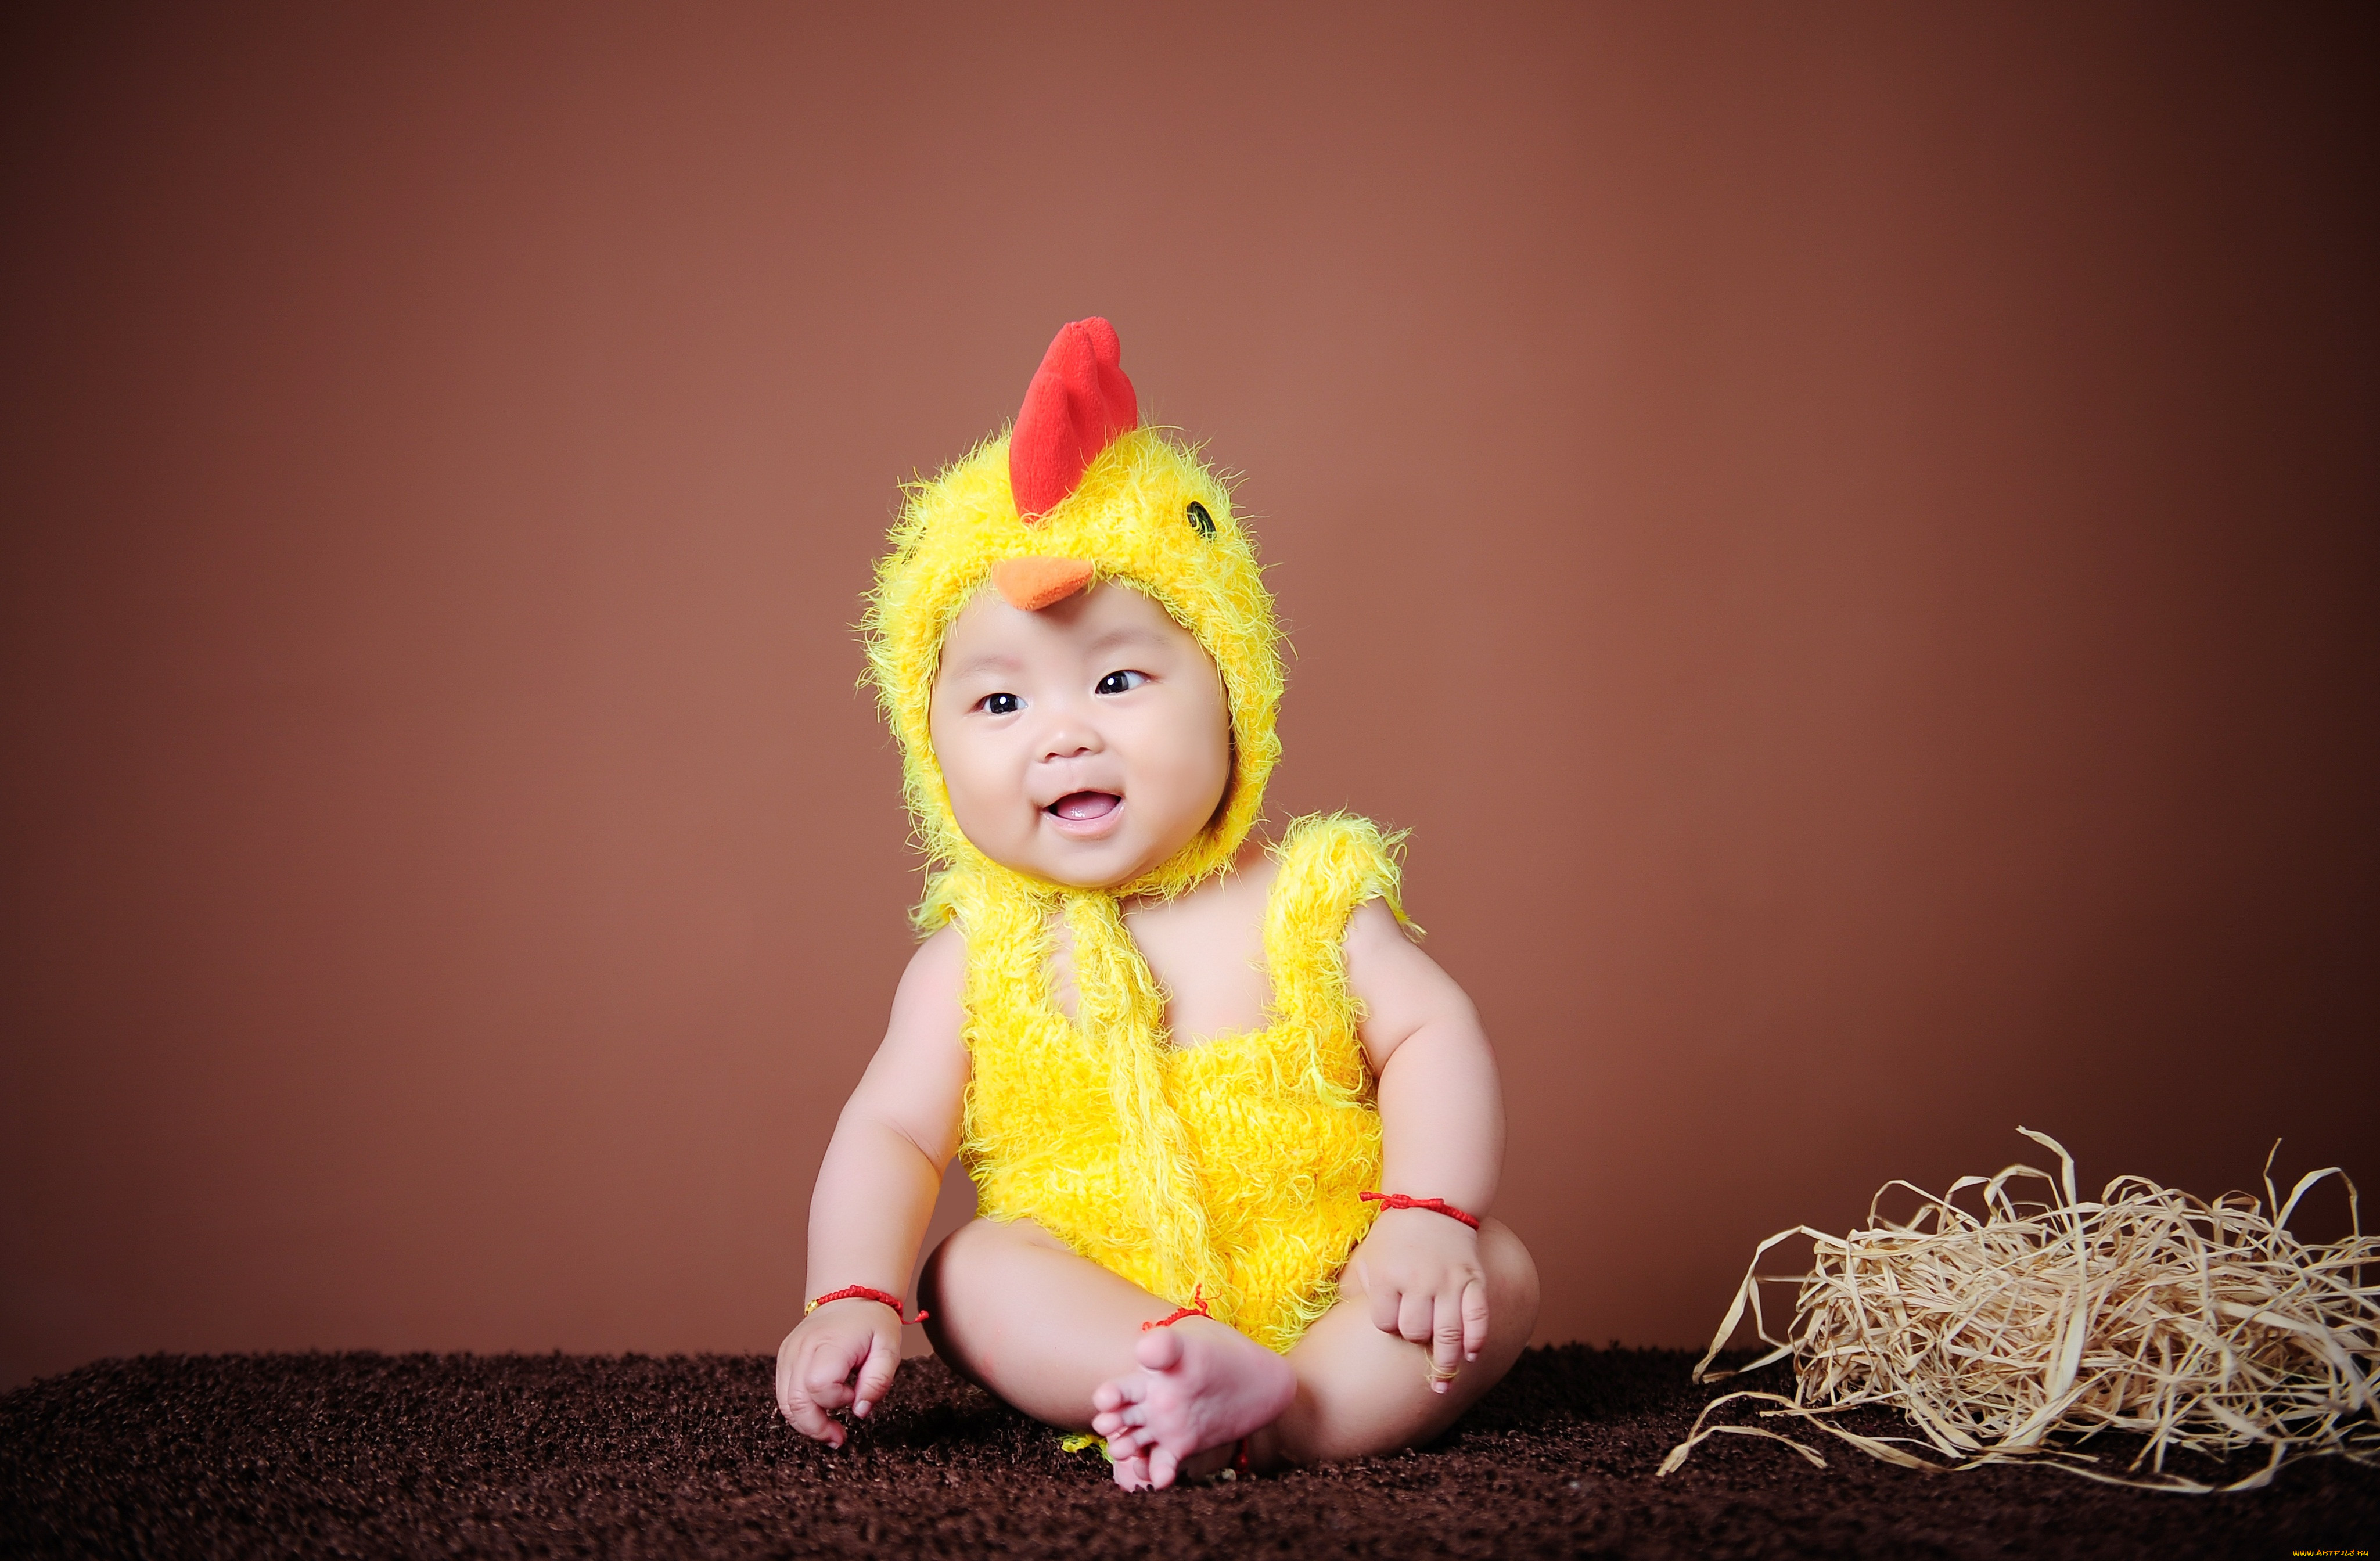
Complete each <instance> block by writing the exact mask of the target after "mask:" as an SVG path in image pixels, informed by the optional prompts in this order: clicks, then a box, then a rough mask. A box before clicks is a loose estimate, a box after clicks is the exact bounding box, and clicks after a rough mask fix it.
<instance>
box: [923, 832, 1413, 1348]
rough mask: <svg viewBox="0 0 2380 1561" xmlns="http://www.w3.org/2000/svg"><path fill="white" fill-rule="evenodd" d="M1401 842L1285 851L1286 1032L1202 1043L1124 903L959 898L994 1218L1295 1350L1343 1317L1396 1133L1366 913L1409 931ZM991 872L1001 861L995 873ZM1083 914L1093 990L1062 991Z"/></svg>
mask: <svg viewBox="0 0 2380 1561" xmlns="http://www.w3.org/2000/svg"><path fill="white" fill-rule="evenodd" d="M1396 843H1397V842H1396V841H1394V840H1391V839H1386V838H1384V837H1383V836H1382V835H1381V833H1380V831H1379V829H1378V828H1377V827H1376V826H1375V825H1373V824H1372V823H1371V822H1370V821H1368V820H1366V819H1363V818H1357V817H1351V816H1347V815H1335V816H1330V817H1316V818H1307V819H1302V820H1299V821H1298V822H1297V823H1295V824H1293V825H1292V826H1291V827H1290V829H1289V830H1288V832H1287V834H1286V835H1285V836H1284V838H1283V839H1282V841H1281V843H1280V844H1279V845H1277V846H1275V847H1274V848H1273V856H1274V858H1275V860H1276V861H1278V863H1279V864H1280V873H1279V876H1278V877H1277V878H1276V879H1275V880H1274V883H1273V887H1272V889H1271V892H1270V894H1269V897H1268V899H1267V902H1266V905H1265V915H1264V947H1265V959H1266V964H1267V968H1268V971H1269V974H1270V977H1271V981H1272V987H1273V1001H1272V1022H1271V1023H1269V1024H1267V1025H1266V1026H1265V1027H1264V1028H1263V1029H1261V1030H1255V1031H1250V1032H1247V1033H1245V1034H1241V1035H1221V1036H1217V1037H1215V1038H1214V1039H1211V1040H1208V1041H1207V1042H1205V1043H1203V1044H1201V1045H1198V1046H1195V1047H1186V1048H1182V1047H1174V1046H1173V1045H1172V1044H1171V1042H1170V1040H1169V1039H1168V1037H1167V1035H1166V1034H1165V1031H1164V1026H1163V1015H1164V1011H1165V999H1164V994H1163V992H1162V990H1161V989H1160V987H1159V986H1158V985H1157V982H1156V980H1155V978H1154V977H1153V976H1152V975H1151V974H1149V970H1148V966H1147V962H1145V961H1144V960H1143V959H1142V958H1141V955H1140V951H1139V950H1138V949H1137V948H1135V946H1134V945H1133V942H1132V939H1131V937H1130V935H1129V933H1127V932H1126V931H1125V930H1124V927H1123V918H1122V914H1121V912H1120V908H1119V906H1118V904H1117V901H1116V898H1115V896H1114V895H1112V894H1110V893H1105V892H1101V891H1096V890H1094V891H1066V890H1060V889H1050V888H1048V887H1046V886H1039V885H1036V884H1033V883H1032V882H1031V881H1030V880H1028V879H1026V878H1024V877H1020V876H1019V875H1016V874H1014V873H1010V872H1007V871H1005V870H1002V869H999V868H989V870H983V871H972V872H971V871H967V870H965V869H962V870H960V871H959V872H957V873H955V874H953V880H952V881H948V882H946V883H945V884H944V885H943V886H942V892H943V893H944V894H945V895H946V896H947V900H946V903H947V904H948V906H949V908H950V911H951V914H953V915H954V916H955V918H956V920H957V922H958V924H959V926H960V928H961V930H962V931H963V932H964V933H965V936H966V938H967V942H968V955H969V957H968V961H967V981H966V988H965V1006H966V1013H967V1017H966V1030H965V1035H966V1043H967V1047H968V1049H969V1052H970V1055H971V1060H972V1068H971V1071H970V1076H969V1079H968V1083H967V1091H966V1112H965V1142H964V1144H963V1149H962V1153H963V1154H964V1156H965V1162H966V1166H967V1169H968V1171H969V1174H971V1175H972V1176H973V1177H974V1179H975V1183H976V1188H977V1198H978V1208H979V1209H980V1211H981V1213H982V1214H983V1215H984V1216H986V1217H988V1218H991V1219H1000V1220H1007V1219H1032V1220H1035V1221H1037V1222H1038V1224H1040V1225H1041V1226H1042V1228H1045V1229H1047V1230H1049V1231H1050V1233H1051V1234H1052V1235H1054V1236H1056V1237H1058V1238H1059V1239H1060V1240H1062V1241H1064V1242H1065V1243H1066V1244H1067V1245H1068V1246H1070V1247H1072V1248H1073V1249H1074V1250H1075V1251H1076V1252H1080V1253H1082V1254H1083V1255H1084V1256H1085V1257H1087V1258H1089V1259H1091V1260H1092V1261H1093V1262H1095V1263H1098V1264H1099V1265H1102V1266H1104V1267H1106V1268H1108V1269H1110V1270H1111V1271H1113V1272H1114V1273H1116V1274H1119V1275H1122V1276H1123V1277H1125V1278H1127V1279H1129V1280H1131V1281H1132V1282H1133V1283H1135V1284H1136V1285H1139V1286H1140V1287H1142V1288H1143V1289H1147V1290H1148V1291H1150V1292H1151V1293H1153V1294H1155V1295H1158V1296H1160V1297H1162V1298H1164V1299H1166V1300H1168V1301H1172V1302H1173V1303H1174V1304H1176V1305H1188V1304H1190V1303H1191V1301H1192V1299H1193V1297H1194V1295H1196V1296H1202V1297H1203V1298H1204V1300H1205V1301H1206V1302H1207V1304H1208V1308H1209V1309H1210V1310H1211V1311H1212V1313H1213V1314H1214V1315H1215V1316H1216V1317H1217V1318H1219V1319H1220V1320H1221V1321H1223V1322H1225V1323H1228V1324H1230V1325H1233V1326H1234V1327H1236V1328H1238V1329H1240V1330H1241V1331H1242V1332H1243V1333H1245V1334H1247V1335H1248V1336H1249V1337H1252V1338H1254V1339H1256V1340H1257V1342H1258V1343H1261V1344H1263V1345H1266V1346H1267V1347H1269V1348H1270V1349H1276V1350H1282V1351H1286V1350H1287V1349H1289V1348H1290V1347H1291V1346H1292V1345H1293V1344H1295V1343H1296V1342H1297V1339H1298V1337H1299V1336H1300V1335H1302V1334H1303V1333H1304V1332H1305V1328H1306V1326H1307V1325H1308V1324H1310V1323H1312V1322H1313V1321H1314V1319H1316V1318H1317V1317H1319V1316H1320V1315H1322V1313H1325V1312H1327V1311H1329V1310H1330V1306H1331V1303H1332V1301H1334V1300H1336V1298H1337V1294H1338V1276H1339V1271H1340V1269H1341V1268H1342V1267H1343V1266H1344V1265H1345V1264H1346V1261H1347V1254H1348V1252H1350V1251H1351V1250H1352V1249H1353V1248H1354V1245H1355V1243H1356V1242H1357V1241H1358V1240H1361V1239H1362V1238H1363V1235H1364V1233H1365V1231H1366V1230H1367V1229H1368V1228H1370V1226H1371V1222H1372V1219H1373V1217H1374V1216H1375V1214H1376V1212H1377V1209H1376V1205H1373V1204H1366V1203H1364V1202H1363V1201H1362V1200H1361V1198H1360V1197H1359V1194H1360V1193H1363V1192H1368V1191H1371V1190H1373V1189H1376V1188H1378V1186H1379V1177H1380V1118H1379V1112H1378V1108H1377V1107H1376V1106H1375V1105H1374V1103H1373V1088H1372V1080H1371V1076H1370V1073H1369V1071H1368V1070H1367V1069H1366V1066H1365V1062H1364V1054H1363V1050H1362V1047H1361V1045H1360V1044H1359V1042H1358V1041H1357V1038H1356V1035H1355V1024H1356V1019H1357V1012H1356V1006H1355V1003H1354V998H1352V996H1351V995H1350V993H1349V991H1348V989H1347V972H1346V956H1345V950H1344V943H1345V938H1346V931H1347V922H1348V918H1349V917H1350V916H1351V915H1352V914H1354V910H1355V908H1356V907H1357V906H1358V905H1360V904H1362V903H1363V902H1365V901H1366V900H1370V899H1374V898H1376V897H1377V898H1378V899H1381V900H1383V901H1385V902H1387V903H1388V905H1389V907H1390V910H1391V911H1393V912H1395V913H1396V914H1397V915H1398V917H1399V919H1400V920H1403V911H1402V909H1401V908H1400V906H1399V904H1398V899H1397V883H1398V868H1397V863H1396V858H1395V852H1394V848H1395V845H1396ZM987 866H988V865H987ZM1053 912H1054V913H1056V914H1061V915H1062V916H1064V917H1065V918H1066V924H1067V927H1068V930H1069V931H1070V933H1071V934H1072V935H1073V938H1074V945H1075V964H1076V971H1077V976H1078V979H1077V982H1076V985H1077V987H1078V990H1079V992H1080V994H1081V996H1080V999H1079V1001H1078V1004H1077V1010H1076V1014H1075V1018H1074V1019H1071V1020H1070V1019H1068V1018H1067V1017H1066V1016H1065V1015H1064V1014H1063V1013H1062V1012H1061V1011H1060V1010H1059V1009H1058V1007H1057V1005H1056V1003H1055V1001H1054V999H1053V998H1052V996H1051V989H1050V943H1051V938H1050V916H1051V914H1052V913H1053Z"/></svg>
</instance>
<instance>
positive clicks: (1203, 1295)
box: [1140, 1283, 1214, 1333]
mask: <svg viewBox="0 0 2380 1561" xmlns="http://www.w3.org/2000/svg"><path fill="white" fill-rule="evenodd" d="M1213 1315H1214V1313H1212V1312H1209V1311H1208V1310H1207V1287H1206V1285H1205V1284H1204V1283H1200V1284H1196V1285H1193V1286H1191V1287H1190V1304H1189V1305H1187V1306H1177V1307H1175V1308H1174V1309H1173V1314H1172V1316H1170V1317H1160V1318H1159V1319H1158V1320H1157V1321H1156V1322H1154V1323H1143V1324H1142V1325H1140V1331H1141V1332H1142V1333H1147V1331H1148V1330H1149V1329H1151V1328H1170V1327H1172V1325H1174V1324H1176V1323H1178V1322H1180V1321H1182V1319H1183V1318H1184V1317H1212V1316H1213Z"/></svg>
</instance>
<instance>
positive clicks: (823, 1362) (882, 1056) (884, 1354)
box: [777, 927, 967, 1447]
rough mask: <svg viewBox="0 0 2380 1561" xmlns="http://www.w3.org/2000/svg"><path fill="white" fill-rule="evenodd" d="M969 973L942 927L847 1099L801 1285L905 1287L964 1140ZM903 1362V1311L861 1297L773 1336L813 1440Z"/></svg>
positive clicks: (837, 1436)
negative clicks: (964, 1000)
mask: <svg viewBox="0 0 2380 1561" xmlns="http://www.w3.org/2000/svg"><path fill="white" fill-rule="evenodd" d="M965 972H966V950H965V943H964V942H963V941H962V940H961V939H960V937H959V934H958V932H957V930H956V929H955V928H952V927H945V928H944V929H943V930H942V931H941V932H939V933H936V934H935V935H934V936H933V937H932V938H928V939H927V940H926V942H925V944H924V945H923V946H922V947H920V948H919V949H918V950H917V953H916V954H915V955H914V956H913V957H912V958H911V959H910V961H909V968H908V969H907V970H906V971H905V972H904V973H903V974H902V976H901V986H900V989H899V990H898V991H897V992H895V993H894V994H893V998H892V1021H891V1023H889V1024H888V1025H887V1026H886V1028H885V1034H884V1044H883V1045H881V1046H880V1047H877V1048H876V1057H875V1059H874V1060H873V1061H871V1062H869V1063H868V1071H867V1073H866V1074H864V1075H863V1076H862V1077H861V1078H860V1081H859V1087H858V1088H856V1089H855V1090H853V1091H852V1092H851V1098H850V1100H848V1101H847V1102H845V1103H844V1107H843V1117H842V1119H840V1120H839V1121H837V1122H836V1123H835V1128H834V1138H833V1140H832V1142H830V1143H829V1144H827V1150H826V1159H825V1161H824V1163H822V1164H821V1165H820V1167H819V1176H818V1186H817V1188H816V1190H815V1191H813V1192H811V1194H810V1241H809V1277H808V1279H807V1284H806V1288H805V1289H804V1292H803V1293H804V1294H806V1295H811V1296H816V1295H823V1294H825V1293H827V1292H828V1291H831V1290H839V1289H844V1288H845V1287H847V1286H851V1285H865V1286H867V1287H868V1288H869V1289H879V1290H882V1291H884V1292H885V1293H887V1294H889V1295H899V1294H901V1293H902V1291H904V1290H905V1289H907V1288H908V1285H909V1271H910V1269H911V1268H912V1267H913V1266H915V1265H916V1263H917V1243H918V1242H919V1241H921V1240H924V1239H925V1234H926V1223H927V1221H928V1220H929V1219H930V1218H931V1217H932V1216H933V1212H934V1196H935V1193H936V1192H937V1191H938V1190H939V1189H940V1188H941V1182H942V1168H944V1167H945V1166H947V1165H949V1164H950V1162H951V1156H953V1154H954V1153H956V1152H957V1149H958V1137H959V1111H960V1103H961V1099H962V1097H963V1095H965V1090H966V1078H967V1056H966V1047H965V1042H964V1041H963V1039H962V1037H961V1028H962V1023H963V1022H962V1010H961V1009H960V995H961V989H962V986H963V983H964V982H965ZM900 1363H901V1319H900V1316H899V1314H898V1313H895V1312H894V1311H893V1310H892V1308H891V1307H889V1306H886V1305H884V1304H883V1303H882V1302H880V1301H868V1300H864V1299H861V1298H857V1297H853V1298H849V1299H845V1300H843V1301H829V1302H827V1303H826V1304H825V1305H824V1306H821V1307H820V1308H819V1309H818V1310H817V1311H815V1312H812V1313H809V1315H807V1317H805V1318H803V1319H802V1322H801V1325H799V1326H798V1327H796V1328H795V1329H794V1331H793V1332H792V1333H790V1334H788V1335H786V1336H785V1342H784V1343H783V1344H782V1345H780V1346H778V1348H777V1407H778V1408H779V1409H780V1410H783V1411H784V1415H785V1418H786V1419H787V1420H790V1421H792V1422H794V1425H795V1428H796V1429H798V1430H799V1431H800V1432H801V1433H802V1434H804V1435H805V1436H814V1437H817V1438H818V1439H819V1440H820V1441H822V1442H827V1443H831V1444H832V1445H833V1446H838V1447H839V1446H843V1436H844V1432H843V1427H842V1426H841V1425H840V1424H838V1423H837V1422H835V1420H834V1419H833V1417H832V1415H831V1414H830V1413H829V1412H828V1411H830V1410H839V1409H842V1408H843V1407H844V1406H845V1405H849V1406H850V1407H851V1412H852V1413H853V1414H855V1415H865V1414H867V1413H868V1408H869V1406H870V1405H872V1404H874V1403H876V1402H877V1401H878V1400H879V1399H880V1398H883V1396H884V1390H885V1389H886V1388H888V1387H890V1386H892V1373H893V1369H894V1368H895V1367H897V1366H898V1365H899V1364H900ZM855 1373H856V1379H857V1380H856V1383H855V1382H854V1376H855Z"/></svg>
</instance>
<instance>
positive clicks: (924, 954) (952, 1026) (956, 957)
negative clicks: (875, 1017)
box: [888, 924, 966, 1042]
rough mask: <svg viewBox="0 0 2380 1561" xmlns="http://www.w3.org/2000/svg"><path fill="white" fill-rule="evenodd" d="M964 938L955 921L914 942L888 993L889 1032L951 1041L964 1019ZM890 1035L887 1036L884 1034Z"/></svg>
mask: <svg viewBox="0 0 2380 1561" xmlns="http://www.w3.org/2000/svg"><path fill="white" fill-rule="evenodd" d="M965 993H966V938H965V935H964V934H963V933H961V932H960V931H959V929H958V927H957V926H956V925H955V924H953V925H952V926H945V927H943V928H942V929H941V931H940V932H937V933H935V934H934V935H933V936H932V937H931V938H927V939H926V940H925V941H924V942H923V943H920V944H918V945H917V952H916V953H914V954H912V955H910V956H909V963H908V966H907V968H905V970H903V971H902V972H901V985H900V986H898V987H896V988H894V990H893V993H892V1025H891V1031H892V1035H904V1034H905V1035H915V1036H917V1038H919V1039H921V1040H929V1039H940V1038H943V1037H945V1036H946V1037H947V1038H948V1039H949V1040H951V1041H953V1042H955V1041H956V1040H957V1039H958V1035H959V1031H960V1029H961V1028H962V1026H963V1024H964V1023H965V1010H964V1009H963V1007H962V1002H963V999H964V998H965ZM888 1038H890V1037H888Z"/></svg>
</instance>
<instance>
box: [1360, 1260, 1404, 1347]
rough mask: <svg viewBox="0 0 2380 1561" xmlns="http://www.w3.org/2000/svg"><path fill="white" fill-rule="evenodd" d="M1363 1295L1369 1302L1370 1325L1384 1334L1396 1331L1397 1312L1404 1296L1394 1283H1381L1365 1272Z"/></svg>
mask: <svg viewBox="0 0 2380 1561" xmlns="http://www.w3.org/2000/svg"><path fill="white" fill-rule="evenodd" d="M1364 1295H1365V1298H1366V1300H1367V1301H1369V1302H1370V1303H1371V1308H1372V1326H1374V1327H1376V1328H1378V1329H1379V1330H1380V1331H1381V1332H1382V1333H1384V1334H1392V1333H1395V1332H1396V1331H1397V1312H1398V1309H1399V1307H1400V1306H1401V1305H1402V1304H1403V1301H1404V1297H1403V1294H1402V1293H1400V1292H1399V1291H1398V1289H1397V1288H1396V1287H1395V1286H1394V1285H1387V1284H1381V1283H1379V1282H1378V1281H1377V1280H1376V1279H1374V1278H1373V1277H1372V1276H1371V1275H1370V1274H1369V1273H1368V1272H1367V1273H1366V1274H1365V1276H1364Z"/></svg>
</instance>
